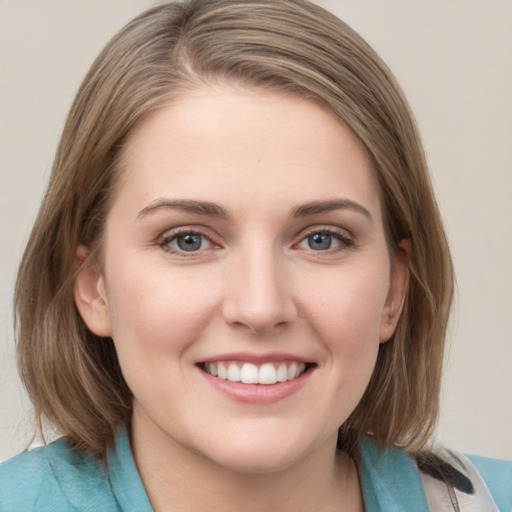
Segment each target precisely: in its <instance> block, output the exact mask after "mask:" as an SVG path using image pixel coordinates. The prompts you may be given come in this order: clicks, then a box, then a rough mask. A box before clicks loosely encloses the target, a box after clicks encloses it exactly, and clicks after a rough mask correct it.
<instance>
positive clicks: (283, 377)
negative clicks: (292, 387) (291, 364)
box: [277, 363, 288, 382]
mask: <svg viewBox="0 0 512 512" xmlns="http://www.w3.org/2000/svg"><path fill="white" fill-rule="evenodd" d="M287 380H288V368H286V364H285V363H281V364H280V365H279V368H278V369H277V381H278V382H286V381H287Z"/></svg>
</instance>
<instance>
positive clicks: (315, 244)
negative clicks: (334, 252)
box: [308, 233, 332, 251]
mask: <svg viewBox="0 0 512 512" xmlns="http://www.w3.org/2000/svg"><path fill="white" fill-rule="evenodd" d="M331 242H332V237H331V235H328V234H326V233H315V234H314V235H311V236H310V237H309V239H308V245H309V248H310V249H316V250H324V251H325V250H326V249H330V247H331Z"/></svg>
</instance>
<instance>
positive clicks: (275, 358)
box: [200, 352, 313, 364]
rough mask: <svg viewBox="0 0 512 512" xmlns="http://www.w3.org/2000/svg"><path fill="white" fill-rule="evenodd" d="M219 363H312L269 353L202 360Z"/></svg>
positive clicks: (236, 354) (232, 354) (282, 353)
mask: <svg viewBox="0 0 512 512" xmlns="http://www.w3.org/2000/svg"><path fill="white" fill-rule="evenodd" d="M218 361H240V362H244V363H253V364H264V363H279V362H282V361H297V362H299V363H312V362H313V361H311V360H310V359H307V358H305V357H302V356H298V355H296V354H288V353H285V352H269V353H266V354H254V353H249V352H230V353H225V354H219V355H216V356H212V357H207V358H206V359H202V360H201V361H200V363H215V362H218Z"/></svg>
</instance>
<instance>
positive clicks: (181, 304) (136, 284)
mask: <svg viewBox="0 0 512 512" xmlns="http://www.w3.org/2000/svg"><path fill="white" fill-rule="evenodd" d="M117 263H118V264H117V265H116V266H112V271H111V274H110V276H109V288H108V289H107V294H108V302H109V308H110V313H111V322H112V331H113V339H114V342H115V344H116V348H117V350H118V353H119V357H120V359H127V358H131V359H133V360H134V361H135V360H136V358H137V357H142V358H144V359H149V358H153V359H155V360H157V359H158V358H159V357H160V356H161V354H163V353H164V352H167V351H169V349H171V350H172V351H176V352H180V351H183V350H185V349H186V348H187V346H188V344H189V343H191V342H192V340H194V339H196V338H197V337H198V336H199V335H200V333H201V331H202V330H203V329H204V327H205V325H207V324H208V322H209V321H210V319H211V316H212V314H214V311H215V309H216V306H215V305H216V304H217V302H218V297H217V296H216V292H215V290H216V287H214V286H211V283H209V282H208V278H204V277H202V276H200V275H194V273H191V272H188V271H176V269H169V268H168V267H162V266H157V265H153V266H149V267H147V264H146V267H145V266H144V265H142V264H140V262H138V261H137V260H134V261H124V262H117ZM141 268H142V269H144V270H143V271H142V272H141V271H140V269H141ZM132 269H139V270H138V271H137V272H132V271H131V270H132Z"/></svg>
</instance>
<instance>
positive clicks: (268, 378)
mask: <svg viewBox="0 0 512 512" xmlns="http://www.w3.org/2000/svg"><path fill="white" fill-rule="evenodd" d="M258 382H259V383H260V384H275V383H276V382H277V372H276V369H275V368H274V365H273V364H271V363H265V364H263V365H261V368H260V378H259V381H258Z"/></svg>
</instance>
